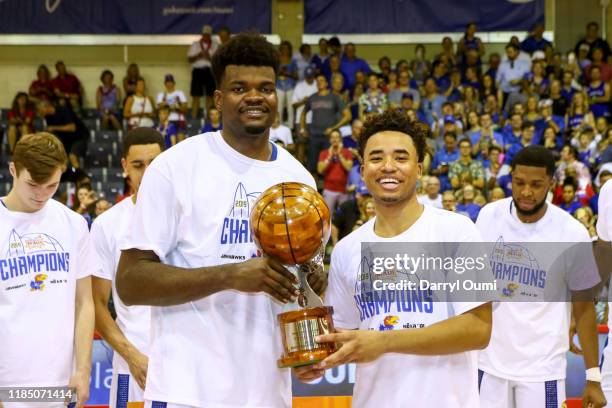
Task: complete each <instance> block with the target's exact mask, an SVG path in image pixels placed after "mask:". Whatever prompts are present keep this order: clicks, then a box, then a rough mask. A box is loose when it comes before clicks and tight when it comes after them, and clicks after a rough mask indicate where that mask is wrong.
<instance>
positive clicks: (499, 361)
mask: <svg viewBox="0 0 612 408" xmlns="http://www.w3.org/2000/svg"><path fill="white" fill-rule="evenodd" d="M554 170H555V161H554V159H553V156H552V154H551V153H550V152H549V151H548V150H547V149H545V148H544V147H541V146H529V147H526V148H524V149H522V150H521V151H520V152H519V153H517V155H516V156H515V158H514V159H513V161H512V197H509V198H506V199H503V200H499V201H496V202H494V203H490V204H488V205H486V206H484V207H483V209H482V210H481V211H480V214H479V216H478V220H477V222H476V226H477V227H478V229H479V230H480V233H481V235H482V237H483V239H485V240H486V241H488V242H495V243H501V244H504V243H510V244H512V245H513V247H514V248H521V249H520V250H518V249H515V254H516V253H521V254H522V253H524V254H528V255H527V256H526V257H525V258H522V259H524V260H527V259H528V261H529V262H530V264H529V265H537V266H529V268H534V269H535V270H536V273H540V272H539V271H541V272H543V273H544V274H541V273H540V276H543V277H544V278H543V279H542V280H532V279H520V278H518V276H519V275H512V276H513V277H512V278H509V277H508V276H507V275H506V274H503V275H502V274H498V271H502V270H503V271H505V270H506V269H507V268H510V269H512V268H517V267H518V264H516V263H514V262H515V259H516V257H510V258H505V259H504V258H503V259H501V260H495V262H496V263H497V264H496V265H494V266H493V271H494V273H495V277H496V279H497V280H498V286H499V288H500V290H503V291H505V292H504V296H505V297H507V298H508V300H505V301H500V302H497V303H495V304H494V307H493V333H492V334H491V342H490V343H489V346H488V347H487V348H486V349H485V350H483V351H481V352H480V353H479V369H480V372H479V376H480V377H479V385H480V401H481V406H482V407H483V408H550V407H561V406H564V400H565V373H566V354H567V351H568V348H569V336H568V333H569V322H570V305H571V309H572V310H573V313H574V317H575V319H576V329H577V331H578V336H579V339H580V344H581V346H582V350H583V354H584V361H585V365H586V367H587V368H588V370H587V380H589V381H587V385H586V387H585V389H584V394H583V406H584V407H594V408H599V407H602V406H604V405H605V398H604V395H603V393H602V391H601V386H600V381H601V374H600V373H599V368H598V367H597V357H598V347H597V332H596V325H595V307H594V303H593V301H592V300H591V301H582V300H584V299H586V298H587V297H583V296H584V294H589V295H588V296H591V294H592V293H594V292H589V290H590V289H592V288H593V287H594V286H595V285H596V284H597V283H598V282H599V281H600V279H599V275H598V273H597V268H596V266H595V262H594V258H593V256H592V249H591V240H590V238H589V234H588V232H587V230H586V229H585V228H584V227H583V226H582V225H581V224H580V223H579V222H578V221H577V220H575V219H574V218H573V217H572V216H570V215H569V214H568V213H566V212H565V211H563V210H562V209H560V208H559V207H557V206H554V205H551V204H548V203H547V202H546V194H547V192H548V191H549V190H550V188H551V187H552V185H553V178H552V176H553V174H554ZM529 242H532V243H534V242H540V243H548V244H547V245H550V247H549V248H550V249H548V250H547V249H545V248H543V246H539V247H538V246H536V245H533V244H532V245H531V246H530V245H528V244H527V243H529ZM564 242H565V243H571V244H572V245H573V248H580V249H579V251H581V250H582V249H584V256H583V257H575V256H567V257H565V255H566V254H563V258H561V257H560V255H561V254H559V253H555V249H556V248H564V246H563V245H562V244H561V243H564ZM523 243H524V244H523ZM576 243H580V244H578V245H576ZM540 245H542V244H540ZM565 250H566V249H563V251H565ZM577 253H578V254H580V252H577ZM554 258H556V259H555V260H559V259H564V261H563V264H562V265H558V264H556V265H557V267H552V265H553V263H554V262H555V261H554V260H553V259H554ZM491 260H492V261H494V258H493V254H492V258H491ZM517 262H518V261H517ZM522 265H524V264H522ZM498 266H499V268H498ZM510 269H508V270H510ZM519 269H521V270H524V269H525V268H523V267H519ZM513 270H514V269H513ZM559 277H562V278H563V282H565V284H564V285H563V286H564V292H563V293H566V291H567V289H569V290H571V291H572V293H573V294H581V295H582V296H581V297H580V298H579V299H578V298H576V297H574V298H573V301H572V302H571V303H570V302H563V301H562V300H561V299H557V298H547V297H540V298H541V299H542V300H543V301H538V302H536V301H531V300H528V299H526V298H524V294H529V296H531V298H533V297H534V296H539V295H538V294H539V293H546V291H549V292H548V293H550V290H551V289H552V288H551V286H552V282H554V281H555V280H556V279H557V278H559ZM588 298H589V299H590V297H588Z"/></svg>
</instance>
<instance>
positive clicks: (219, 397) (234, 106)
mask: <svg viewBox="0 0 612 408" xmlns="http://www.w3.org/2000/svg"><path fill="white" fill-rule="evenodd" d="M212 62H213V63H212V66H213V72H214V73H215V79H216V83H217V84H218V89H217V90H216V91H215V105H216V108H217V109H218V110H219V111H220V112H221V113H222V121H223V130H221V131H217V132H210V133H205V134H202V135H198V136H195V137H191V138H189V139H187V140H185V141H184V142H182V143H179V144H178V145H176V146H175V147H174V148H172V149H169V150H168V151H166V152H165V153H163V154H162V155H160V156H159V157H158V158H156V159H155V161H153V163H152V164H151V166H149V168H148V169H147V172H146V174H145V175H144V178H143V180H142V183H141V185H140V189H139V191H138V200H137V202H136V209H135V211H134V216H133V222H132V226H131V232H130V236H129V238H128V239H127V240H126V242H125V244H123V245H122V247H123V248H122V249H123V252H122V255H121V259H120V261H119V266H118V270H117V278H116V279H117V281H116V286H117V292H118V294H119V296H120V297H121V300H122V301H123V302H124V303H125V304H126V305H136V304H138V305H153V306H157V307H154V308H152V317H151V341H150V348H149V366H148V372H147V383H146V388H145V394H144V397H145V407H147V408H150V407H159V406H163V407H169V408H175V407H185V406H189V407H207V408H212V407H216V408H220V407H223V408H234V407H235V408H238V407H240V408H243V407H253V408H255V407H257V408H261V407H290V406H291V376H290V372H289V370H288V369H280V368H278V366H277V363H276V361H277V359H278V358H279V356H280V355H281V354H282V350H283V348H282V343H281V338H280V335H279V329H278V325H277V321H276V315H277V314H278V313H280V312H281V311H282V307H283V303H285V302H288V301H290V300H293V299H295V297H296V295H297V293H298V291H297V289H296V286H295V284H297V279H296V278H295V277H294V276H293V275H292V274H291V273H290V272H289V271H288V270H287V269H286V268H284V267H283V266H282V265H280V264H279V263H278V262H277V261H275V260H273V259H272V258H268V257H262V256H261V252H260V251H259V250H258V249H257V247H256V246H255V244H254V242H253V239H252V236H251V229H250V212H251V211H250V210H251V208H252V206H253V205H254V202H255V200H256V199H257V198H258V196H259V194H260V193H261V192H263V191H265V190H266V189H267V188H269V187H271V186H273V185H275V184H277V183H280V182H288V181H296V182H301V183H305V184H308V185H310V186H311V187H313V188H315V183H314V179H313V178H312V175H310V173H308V171H307V170H306V169H305V168H304V167H303V166H302V165H301V164H300V163H299V162H298V161H297V160H295V159H294V158H293V157H292V156H291V155H290V154H289V153H288V152H287V151H286V150H284V149H282V148H280V147H278V146H276V145H275V144H274V143H270V142H269V133H270V126H271V125H272V122H273V121H274V117H275V116H276V113H277V97H276V92H275V82H276V75H277V74H278V69H279V55H278V51H277V50H276V48H275V47H274V46H273V45H272V44H270V43H269V42H267V41H266V39H265V37H262V36H259V35H258V34H251V33H242V34H237V35H235V36H233V37H232V38H231V39H230V40H229V41H228V42H227V43H226V44H224V45H223V46H221V47H220V48H219V50H218V51H217V53H216V54H215V55H214V56H213V61H212ZM186 175H189V177H186ZM313 276H314V278H315V279H313V281H312V284H313V285H314V288H315V290H319V291H320V290H322V289H323V287H324V286H325V284H326V282H325V281H324V279H323V277H324V276H325V275H324V274H314V275H313Z"/></svg>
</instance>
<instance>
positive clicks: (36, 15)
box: [0, 0, 272, 34]
mask: <svg viewBox="0 0 612 408" xmlns="http://www.w3.org/2000/svg"><path fill="white" fill-rule="evenodd" d="M271 12H272V4H271V1H270V0H249V1H245V0H242V1H241V0H137V1H136V0H135V1H125V0H78V1H74V0H3V1H0V33H3V34H199V33H200V32H201V30H202V26H203V25H205V24H209V25H211V26H213V28H214V29H215V30H217V29H219V28H220V27H222V26H227V27H229V28H230V30H231V31H232V32H237V31H245V30H257V31H259V32H260V33H262V34H267V33H270V31H271Z"/></svg>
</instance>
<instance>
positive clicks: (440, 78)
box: [431, 61, 451, 94]
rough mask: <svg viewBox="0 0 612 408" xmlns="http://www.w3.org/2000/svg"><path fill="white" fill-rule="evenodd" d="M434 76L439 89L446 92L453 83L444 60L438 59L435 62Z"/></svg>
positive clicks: (442, 92)
mask: <svg viewBox="0 0 612 408" xmlns="http://www.w3.org/2000/svg"><path fill="white" fill-rule="evenodd" d="M431 76H432V78H433V79H434V80H435V81H436V85H437V86H438V91H440V93H441V94H444V93H445V92H446V91H447V90H448V88H449V87H450V85H451V81H450V78H449V77H448V74H447V68H446V65H445V64H444V63H443V62H442V61H436V62H434V64H433V70H432V75H431Z"/></svg>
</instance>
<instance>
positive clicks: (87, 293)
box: [70, 276, 95, 407]
mask: <svg viewBox="0 0 612 408" xmlns="http://www.w3.org/2000/svg"><path fill="white" fill-rule="evenodd" d="M75 300H76V301H75V306H76V311H75V328H74V353H75V357H76V358H75V360H76V370H75V372H74V374H73V376H72V378H71V379H70V385H71V386H72V387H75V388H76V392H77V407H82V406H84V405H85V403H86V402H87V400H88V399H89V376H90V373H91V350H92V347H93V332H94V320H95V313H94V305H93V300H92V296H91V277H89V276H88V277H85V278H81V279H78V280H77V283H76V299H75Z"/></svg>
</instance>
